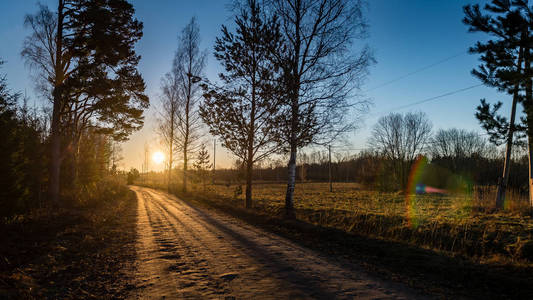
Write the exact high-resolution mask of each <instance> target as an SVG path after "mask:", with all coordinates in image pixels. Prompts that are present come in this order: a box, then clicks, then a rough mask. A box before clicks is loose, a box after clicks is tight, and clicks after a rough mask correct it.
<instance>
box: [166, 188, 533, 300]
mask: <svg viewBox="0 0 533 300" xmlns="http://www.w3.org/2000/svg"><path fill="white" fill-rule="evenodd" d="M155 187H157V186H155ZM160 188H161V187H160ZM298 188H299V193H298V194H297V197H298V198H297V200H296V204H297V218H298V219H297V220H296V221H287V220H284V219H283V218H282V200H280V199H281V196H280V195H277V190H278V189H279V187H277V186H275V185H269V184H267V185H263V186H259V187H256V189H255V192H256V198H255V199H254V200H255V202H254V204H255V207H254V209H252V210H245V209H242V208H241V207H242V203H243V201H242V196H240V195H235V194H234V195H231V193H232V192H233V190H234V187H233V188H232V187H228V186H211V187H210V189H209V190H208V191H207V192H203V188H201V187H197V189H196V191H195V192H191V193H189V194H186V195H183V194H180V193H178V196H180V197H181V198H183V199H184V200H187V201H194V202H195V203H196V204H200V205H207V206H209V207H213V208H215V209H218V210H222V211H224V212H226V213H229V214H232V215H233V216H235V217H238V218H241V219H243V220H245V221H247V222H249V223H251V224H254V225H257V226H260V227H262V228H265V229H267V230H270V231H272V232H275V233H278V234H281V235H283V236H285V237H287V238H290V239H292V240H294V241H297V242H299V243H301V244H302V245H305V246H307V247H310V248H312V249H315V250H318V251H321V252H323V253H326V254H328V255H330V256H333V257H342V258H346V259H349V260H351V261H354V262H356V263H358V264H361V265H363V266H365V267H366V268H367V269H369V270H371V271H372V272H373V273H378V274H381V275H383V276H384V277H385V278H393V279H397V280H400V281H403V282H405V283H407V284H409V285H411V286H413V287H416V288H420V289H423V290H426V291H428V292H430V293H436V294H439V295H444V296H448V297H450V298H456V297H461V296H464V297H473V298H517V299H527V298H529V297H530V296H531V295H532V294H533V266H532V264H531V261H530V260H529V259H528V258H527V257H525V256H524V254H521V253H527V251H526V250H524V249H521V250H520V251H522V252H517V251H519V250H518V249H520V247H522V248H524V247H527V246H524V245H528V241H529V240H530V239H528V237H529V238H530V236H531V233H532V231H531V227H530V226H531V221H530V217H529V216H525V215H521V214H520V213H516V212H506V213H505V212H504V213H501V214H488V213H485V212H475V211H472V210H471V211H469V212H468V213H465V212H457V209H456V208H453V207H451V206H452V205H455V204H454V203H456V202H454V201H458V200H457V199H446V198H441V199H437V200H438V202H437V200H435V199H430V198H427V199H424V198H423V197H422V198H421V199H417V201H418V202H419V203H418V207H417V208H418V211H417V212H416V213H417V214H416V215H414V217H417V218H418V219H417V220H418V221H417V222H418V223H417V224H416V226H413V223H412V220H407V219H406V218H405V214H404V215H403V216H402V215H401V214H400V213H398V212H400V211H401V212H402V213H404V212H405V210H406V209H407V208H405V204H404V203H405V200H404V199H403V196H399V195H395V194H377V193H375V192H368V191H357V192H355V191H353V190H352V191H350V192H349V193H350V195H351V197H352V199H353V202H356V201H357V202H358V203H357V202H356V203H353V202H352V203H353V206H352V207H351V208H349V207H350V206H349V205H350V204H349V200H348V197H346V195H342V194H341V193H343V191H342V189H341V188H340V187H337V188H338V190H337V192H336V193H332V194H330V193H328V192H324V191H322V192H320V191H317V189H319V188H320V189H322V188H323V187H322V186H321V185H320V184H318V185H317V184H309V185H303V186H302V185H300V186H299V187H298ZM344 188H345V189H346V187H344ZM324 190H326V191H327V189H326V188H324ZM339 190H340V191H339ZM344 193H346V191H345V192H344ZM364 195H367V197H368V198H370V199H368V198H367V199H366V202H365V198H364ZM332 198H334V200H332ZM423 201H426V202H425V203H424V202H423ZM430 201H432V203H429V202H430ZM380 202H381V203H380ZM400 202H401V204H400ZM431 206H433V209H430V207H431ZM343 208H344V209H343ZM347 208H348V209H347ZM385 210H388V211H385ZM454 210H455V212H454ZM424 211H427V214H433V217H429V216H428V215H427V214H426V215H424V214H423V213H422V212H424ZM435 211H437V212H435ZM454 213H456V214H458V215H456V216H453V214H454ZM460 214H463V215H460ZM411 217H413V216H411ZM521 236H524V237H526V238H525V242H520V237H521ZM517 240H518V241H519V243H518V245H517ZM483 247H484V248H483ZM513 253H515V254H514V255H513ZM516 253H520V254H516Z"/></svg>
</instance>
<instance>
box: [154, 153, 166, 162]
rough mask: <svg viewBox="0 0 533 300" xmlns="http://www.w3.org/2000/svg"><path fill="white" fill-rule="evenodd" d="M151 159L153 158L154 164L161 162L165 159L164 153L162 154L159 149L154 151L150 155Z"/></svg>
mask: <svg viewBox="0 0 533 300" xmlns="http://www.w3.org/2000/svg"><path fill="white" fill-rule="evenodd" d="M152 160H153V161H154V162H155V163H156V164H160V163H162V162H163V161H164V160H165V155H164V154H163V153H162V152H161V151H156V152H155V153H154V154H153V155H152Z"/></svg>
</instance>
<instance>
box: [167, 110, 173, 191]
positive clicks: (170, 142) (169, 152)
mask: <svg viewBox="0 0 533 300" xmlns="http://www.w3.org/2000/svg"><path fill="white" fill-rule="evenodd" d="M171 105H172V106H171V109H170V111H171V115H170V137H169V147H168V183H167V191H168V192H169V193H170V192H171V191H170V185H171V184H172V157H173V155H172V154H173V153H174V148H173V141H174V104H172V103H171Z"/></svg>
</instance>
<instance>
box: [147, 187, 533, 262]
mask: <svg viewBox="0 0 533 300" xmlns="http://www.w3.org/2000/svg"><path fill="white" fill-rule="evenodd" d="M149 185H152V186H154V184H153V183H152V184H149ZM192 189H193V191H195V192H196V193H197V194H202V195H203V197H209V199H210V200H211V201H217V202H218V203H221V204H224V205H229V206H232V207H239V206H240V207H242V206H243V202H244V186H240V185H235V184H233V185H227V184H216V185H207V187H206V189H205V190H204V187H203V186H201V185H195V186H193V187H192ZM285 189H286V185H285V184H278V183H257V184H254V187H253V198H254V202H253V203H254V211H256V212H258V213H261V214H267V215H271V216H282V215H283V212H284V211H283V209H284V198H285ZM495 192H496V191H495V189H494V188H492V187H475V188H474V190H473V191H472V192H471V193H468V194H466V193H465V194H455V195H438V194H424V195H410V196H409V197H408V198H406V196H405V195H404V194H403V193H400V192H397V193H385V192H378V191H371V190H365V189H364V188H363V187H361V186H360V185H359V184H356V183H334V185H333V192H329V185H328V183H298V184H297V186H296V191H295V201H294V202H295V208H296V215H297V218H298V219H299V220H302V221H306V222H309V223H312V224H315V225H321V226H325V227H333V228H337V229H341V230H343V231H346V232H350V233H355V234H360V235H364V236H369V237H373V238H379V239H384V240H392V241H398V242H402V243H407V244H410V245H415V246H418V247H422V248H425V249H431V250H436V251H439V252H444V253H447V255H451V256H455V255H461V256H466V257H469V258H470V259H473V260H474V261H476V262H480V263H496V264H512V265H521V266H528V267H530V266H533V264H532V263H533V220H532V218H531V214H530V212H529V209H528V204H527V198H524V197H523V196H520V195H519V194H518V193H512V192H510V193H508V195H507V201H506V209H505V211H503V212H494V210H493V200H494V197H495Z"/></svg>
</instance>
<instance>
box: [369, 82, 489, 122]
mask: <svg viewBox="0 0 533 300" xmlns="http://www.w3.org/2000/svg"><path fill="white" fill-rule="evenodd" d="M482 85H483V83H480V84H475V85H471V86H469V87H465V88H461V89H458V90H454V91H451V92H447V93H444V94H441V95H438V96H434V97H430V98H426V99H423V100H420V101H416V102H412V103H409V104H405V105H401V106H397V107H395V108H392V109H388V110H385V111H382V112H380V113H375V114H377V115H382V114H385V113H388V112H393V111H397V110H401V109H404V108H408V107H411V106H415V105H419V104H422V103H426V102H430V101H433V100H437V99H440V98H444V97H447V96H451V95H454V94H457V93H461V92H464V91H467V90H471V89H473V88H477V87H479V86H482Z"/></svg>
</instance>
